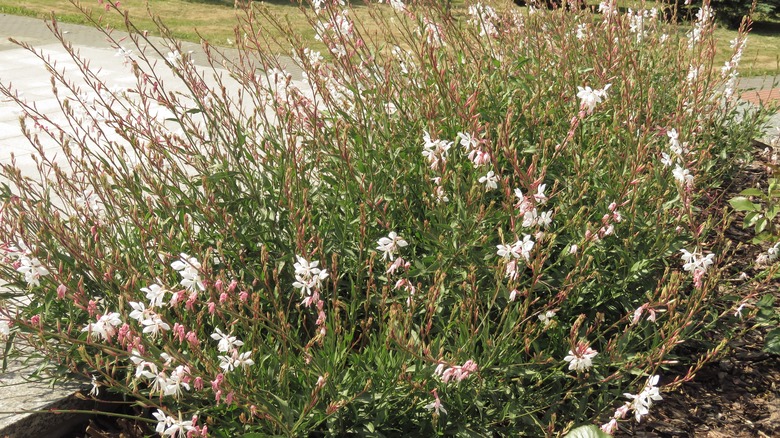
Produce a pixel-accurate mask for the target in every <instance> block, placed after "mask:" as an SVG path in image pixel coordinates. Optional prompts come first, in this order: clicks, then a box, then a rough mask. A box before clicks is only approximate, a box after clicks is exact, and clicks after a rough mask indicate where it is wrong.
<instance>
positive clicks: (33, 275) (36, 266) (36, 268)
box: [16, 254, 49, 287]
mask: <svg viewBox="0 0 780 438" xmlns="http://www.w3.org/2000/svg"><path fill="white" fill-rule="evenodd" d="M16 272H20V273H22V274H24V281H26V282H27V285H28V286H30V287H33V286H40V284H41V281H40V279H41V277H44V276H46V275H49V270H48V269H46V267H45V266H43V264H42V263H41V261H40V260H38V259H37V258H36V257H32V258H30V257H29V256H28V255H26V254H21V255H19V260H18V261H17V263H16Z"/></svg>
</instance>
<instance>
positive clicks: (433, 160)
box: [422, 131, 453, 169]
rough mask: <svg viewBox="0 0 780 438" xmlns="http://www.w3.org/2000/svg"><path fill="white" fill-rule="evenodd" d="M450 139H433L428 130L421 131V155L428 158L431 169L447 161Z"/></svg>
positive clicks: (450, 144)
mask: <svg viewBox="0 0 780 438" xmlns="http://www.w3.org/2000/svg"><path fill="white" fill-rule="evenodd" d="M452 143H453V142H451V141H445V140H433V139H431V135H430V134H429V133H428V131H425V132H424V133H423V152H422V154H423V156H424V157H425V158H427V159H428V163H430V165H431V169H436V168H437V167H439V166H443V165H444V164H446V163H447V154H448V153H449V150H450V148H451V147H452Z"/></svg>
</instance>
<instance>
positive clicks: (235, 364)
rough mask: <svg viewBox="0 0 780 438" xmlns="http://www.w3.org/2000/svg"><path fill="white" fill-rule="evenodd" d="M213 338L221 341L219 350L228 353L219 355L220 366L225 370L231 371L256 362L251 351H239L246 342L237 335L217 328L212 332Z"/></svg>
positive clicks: (218, 345) (218, 346)
mask: <svg viewBox="0 0 780 438" xmlns="http://www.w3.org/2000/svg"><path fill="white" fill-rule="evenodd" d="M211 339H213V340H215V341H218V342H219V343H218V344H217V350H219V351H220V352H222V353H227V354H223V355H219V362H220V363H219V367H220V368H222V369H223V370H225V372H230V371H233V370H234V369H237V368H248V367H250V366H252V365H254V364H255V362H254V361H253V360H252V359H251V356H252V352H251V351H245V352H243V353H239V351H238V347H241V346H243V345H244V342H243V341H241V340H239V339H238V338H237V337H235V336H230V335H228V334H225V333H223V332H222V330H220V329H215V332H214V333H212V334H211Z"/></svg>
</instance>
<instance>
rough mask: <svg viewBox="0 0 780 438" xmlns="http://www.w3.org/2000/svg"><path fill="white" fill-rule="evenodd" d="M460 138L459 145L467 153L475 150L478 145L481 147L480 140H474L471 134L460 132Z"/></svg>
mask: <svg viewBox="0 0 780 438" xmlns="http://www.w3.org/2000/svg"><path fill="white" fill-rule="evenodd" d="M458 138H459V139H460V142H459V144H460V145H461V146H462V147H463V149H464V150H465V151H466V153H468V152H471V150H472V149H475V148H476V147H477V145H479V140H478V139H476V138H474V136H472V135H471V134H469V133H466V132H458Z"/></svg>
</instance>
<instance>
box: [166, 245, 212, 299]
mask: <svg viewBox="0 0 780 438" xmlns="http://www.w3.org/2000/svg"><path fill="white" fill-rule="evenodd" d="M171 268H173V269H174V270H176V271H178V272H179V275H181V282H179V284H181V285H182V286H184V287H185V288H186V289H187V290H189V291H190V292H197V291H199V290H200V291H204V290H206V284H205V283H203V280H201V278H200V269H201V265H200V262H199V261H198V259H197V258H195V257H190V256H189V255H187V254H185V253H181V254H179V260H176V261H175V262H173V263H171Z"/></svg>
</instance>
